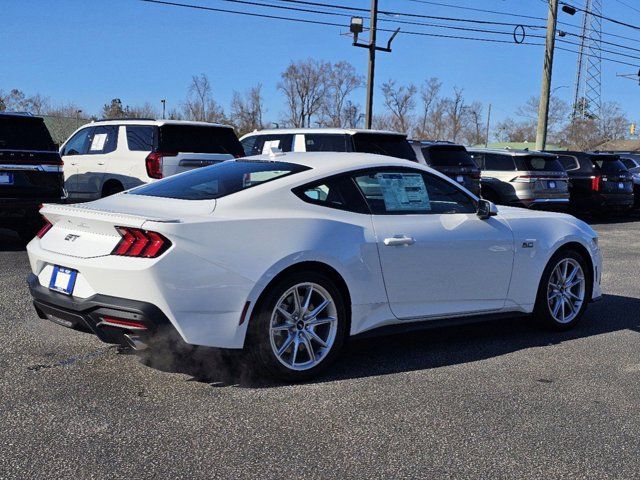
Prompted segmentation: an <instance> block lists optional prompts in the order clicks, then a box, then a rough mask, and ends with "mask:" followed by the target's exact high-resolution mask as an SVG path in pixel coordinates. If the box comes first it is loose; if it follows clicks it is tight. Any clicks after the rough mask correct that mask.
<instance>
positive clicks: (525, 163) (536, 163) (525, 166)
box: [516, 155, 564, 172]
mask: <svg viewBox="0 0 640 480" xmlns="http://www.w3.org/2000/svg"><path fill="white" fill-rule="evenodd" d="M516 158H517V162H518V170H529V171H540V172H562V171H564V167H563V166H562V165H561V164H560V162H559V161H558V160H557V159H556V158H554V157H551V158H549V157H542V156H535V155H532V156H526V157H516Z"/></svg>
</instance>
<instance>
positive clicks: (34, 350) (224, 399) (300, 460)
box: [0, 217, 640, 479]
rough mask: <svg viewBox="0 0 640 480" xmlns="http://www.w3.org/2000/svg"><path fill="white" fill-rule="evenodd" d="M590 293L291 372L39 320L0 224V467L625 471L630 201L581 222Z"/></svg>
mask: <svg viewBox="0 0 640 480" xmlns="http://www.w3.org/2000/svg"><path fill="white" fill-rule="evenodd" d="M593 225H594V228H595V229H596V230H597V231H598V232H599V233H600V235H601V240H600V245H601V248H602V250H603V253H604V259H605V271H604V279H603V290H604V292H605V296H604V300H603V301H601V302H599V303H596V304H593V305H591V306H590V308H589V310H588V311H587V315H586V316H585V318H584V320H583V322H582V324H581V325H580V326H579V327H578V328H577V329H575V330H573V331H571V332H568V333H562V334H557V333H549V332H545V331H541V330H539V329H537V328H536V327H535V326H534V325H532V324H531V323H530V322H529V321H527V320H526V319H525V320H522V319H520V320H517V321H516V320H513V321H500V322H494V323H489V324H482V325H472V326H466V327H456V328H444V329H438V330H431V331H425V332H420V333H413V334H403V335H395V336H392V337H384V338H375V339H368V340H359V341H357V342H354V343H352V344H351V345H350V346H349V348H348V350H347V351H346V352H345V353H344V355H343V356H342V358H341V359H340V360H339V362H338V363H337V365H335V367H334V368H333V369H332V370H331V371H330V372H329V373H327V374H326V375H324V376H323V377H321V378H320V379H319V380H317V381H315V382H313V383H309V384H303V385H293V386H290V385H279V384H256V383H255V382H254V381H251V380H247V379H246V378H245V374H244V373H241V372H239V371H238V369H236V368H235V367H234V366H233V363H230V362H229V361H228V360H227V359H224V358H219V357H212V356H210V355H204V354H202V353H200V354H198V355H197V360H196V361H191V362H185V361H178V360H176V359H174V358H171V357H169V356H149V355H145V356H143V355H139V354H131V353H126V352H119V351H118V349H117V348H115V347H113V346H108V345H105V344H102V343H101V342H99V341H98V340H97V339H96V338H95V337H93V336H91V335H89V334H86V333H82V332H78V331H72V330H68V329H65V328H63V327H60V326H57V325H55V324H53V323H50V322H47V321H43V320H40V319H39V318H38V317H37V315H36V314H35V312H34V310H33V308H32V306H31V302H30V297H29V295H28V290H27V287H26V284H25V277H26V275H27V273H28V268H29V267H28V262H27V255H26V253H25V251H24V249H23V248H22V247H21V246H20V245H19V244H18V243H17V240H15V239H14V237H13V236H12V235H11V234H10V233H9V232H5V231H2V232H0V478H1V479H9V478H16V479H18V478H19V479H24V478H38V479H44V478H55V479H62V478H75V479H88V478H283V477H306V478H332V477H342V478H363V477H369V478H381V477H386V478H399V477H405V478H406V477H412V478H445V477H446V478H639V476H640V473H639V472H640V454H639V452H640V411H639V408H638V406H639V405H640V348H639V341H640V268H639V267H640V240H639V239H640V217H636V218H635V219H630V220H629V219H628V220H624V221H623V220H618V221H612V222H596V223H593Z"/></svg>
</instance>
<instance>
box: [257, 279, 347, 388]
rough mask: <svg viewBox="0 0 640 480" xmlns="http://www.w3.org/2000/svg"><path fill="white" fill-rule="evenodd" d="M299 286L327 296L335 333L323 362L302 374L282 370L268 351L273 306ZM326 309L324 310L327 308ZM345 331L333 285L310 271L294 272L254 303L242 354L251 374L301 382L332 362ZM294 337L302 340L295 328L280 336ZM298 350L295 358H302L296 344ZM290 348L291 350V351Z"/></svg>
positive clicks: (338, 295)
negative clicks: (312, 287) (306, 285)
mask: <svg viewBox="0 0 640 480" xmlns="http://www.w3.org/2000/svg"><path fill="white" fill-rule="evenodd" d="M302 283H312V284H316V285H318V286H320V287H321V288H323V289H324V290H325V291H326V292H328V294H329V295H330V297H331V299H332V301H333V302H332V303H333V304H334V306H335V312H336V315H335V316H336V331H335V337H334V340H333V343H332V344H331V346H330V347H329V349H328V350H324V351H323V353H322V355H323V358H321V360H319V363H318V364H317V365H315V366H311V367H310V368H307V369H304V370H294V369H293V368H290V367H288V366H285V365H284V364H283V363H282V362H281V361H280V360H279V359H278V357H277V356H276V353H275V352H274V348H272V340H271V331H270V326H271V318H272V314H274V310H275V309H276V306H277V305H276V304H277V303H278V302H279V301H280V300H281V297H282V296H283V295H285V293H286V292H288V291H289V290H290V289H292V288H293V287H294V286H296V285H299V284H302ZM301 288H303V287H301ZM326 308H327V309H328V308H329V306H327V307H326ZM323 312H324V311H323ZM328 328H331V327H328ZM346 328H347V310H346V306H345V302H344V296H343V295H342V293H341V292H340V289H339V288H338V287H337V286H336V285H335V283H334V282H333V281H332V280H331V279H330V278H329V277H327V276H326V275H323V274H321V273H317V272H313V271H304V272H296V273H292V274H291V275H287V276H286V277H284V278H282V279H281V280H279V281H278V282H277V283H275V284H274V285H272V286H269V287H268V291H267V292H265V293H264V294H263V297H262V298H261V299H260V301H259V302H258V304H257V306H256V309H255V310H254V312H253V314H252V317H251V319H250V323H249V328H248V332H247V342H246V350H247V352H246V353H247V355H248V356H249V359H250V361H251V364H252V366H253V367H254V368H255V371H257V372H259V373H261V374H265V375H267V376H269V377H271V378H277V379H280V380H285V381H288V382H299V381H304V380H308V379H310V378H312V377H315V376H316V375H318V374H319V373H320V372H322V371H323V370H325V369H326V368H327V367H328V366H329V365H330V364H331V363H332V362H333V361H334V360H335V358H336V357H337V356H338V354H339V353H340V350H341V349H342V346H343V345H344V342H345V335H346V334H347V332H346ZM296 334H299V335H301V336H302V333H301V332H300V331H299V330H295V328H293V329H292V330H291V331H287V332H286V333H284V335H287V337H288V336H289V335H292V336H294V337H295V335H296ZM283 344H284V342H283ZM315 345H316V347H318V351H322V348H321V347H319V346H318V344H315ZM300 347H302V348H299V350H298V351H299V352H300V353H299V354H298V355H303V352H304V351H305V347H306V346H305V345H304V344H300ZM290 348H291V349H293V347H290ZM313 349H314V347H313V346H312V350H313ZM287 350H289V349H287ZM291 351H292V350H291Z"/></svg>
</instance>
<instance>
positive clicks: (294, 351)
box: [291, 335, 300, 367]
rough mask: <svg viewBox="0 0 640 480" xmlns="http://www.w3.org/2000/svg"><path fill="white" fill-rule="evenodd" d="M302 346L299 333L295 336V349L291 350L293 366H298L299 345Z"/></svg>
mask: <svg viewBox="0 0 640 480" xmlns="http://www.w3.org/2000/svg"><path fill="white" fill-rule="evenodd" d="M299 346H300V340H299V339H298V336H297V335H294V336H293V350H292V351H291V366H292V367H295V366H296V359H297V358H298V347H299Z"/></svg>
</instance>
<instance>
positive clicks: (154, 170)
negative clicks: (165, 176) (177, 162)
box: [145, 152, 178, 178]
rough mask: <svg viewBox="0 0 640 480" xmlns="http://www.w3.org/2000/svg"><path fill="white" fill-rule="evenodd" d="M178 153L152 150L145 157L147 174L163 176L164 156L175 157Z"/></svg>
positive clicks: (152, 176) (157, 176)
mask: <svg viewBox="0 0 640 480" xmlns="http://www.w3.org/2000/svg"><path fill="white" fill-rule="evenodd" d="M177 155H178V154H177V153H166V152H151V153H150V154H149V155H147V158H146V159H145V165H146V167H147V175H149V177H151V178H162V157H175V156H177Z"/></svg>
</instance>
